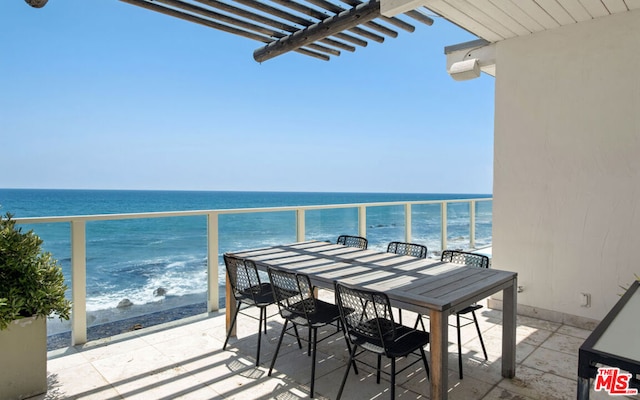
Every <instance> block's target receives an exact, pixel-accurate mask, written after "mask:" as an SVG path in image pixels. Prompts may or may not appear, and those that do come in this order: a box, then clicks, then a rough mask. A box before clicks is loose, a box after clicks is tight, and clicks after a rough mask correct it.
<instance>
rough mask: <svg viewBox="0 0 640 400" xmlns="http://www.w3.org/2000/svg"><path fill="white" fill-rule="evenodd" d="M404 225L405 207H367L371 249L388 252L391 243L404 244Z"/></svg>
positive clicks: (368, 236) (368, 234) (368, 235)
mask: <svg viewBox="0 0 640 400" xmlns="http://www.w3.org/2000/svg"><path fill="white" fill-rule="evenodd" d="M404 223H405V215H404V205H397V206H376V207H367V239H368V240H369V248H370V249H373V250H379V251H387V246H388V245H389V242H392V241H400V242H404V241H405V229H404Z"/></svg>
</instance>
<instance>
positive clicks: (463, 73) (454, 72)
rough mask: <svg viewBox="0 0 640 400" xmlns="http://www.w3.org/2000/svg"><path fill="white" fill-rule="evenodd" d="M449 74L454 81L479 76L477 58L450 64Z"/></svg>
mask: <svg viewBox="0 0 640 400" xmlns="http://www.w3.org/2000/svg"><path fill="white" fill-rule="evenodd" d="M449 75H451V77H452V78H453V79H455V80H456V81H466V80H469V79H475V78H478V77H479V76H480V64H479V62H478V59H477V58H471V59H469V60H464V61H458V62H455V63H453V64H451V68H449Z"/></svg>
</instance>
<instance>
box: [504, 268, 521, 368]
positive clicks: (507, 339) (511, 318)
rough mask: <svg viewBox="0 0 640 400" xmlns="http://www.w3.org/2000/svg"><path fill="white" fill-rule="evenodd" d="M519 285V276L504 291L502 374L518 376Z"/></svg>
mask: <svg viewBox="0 0 640 400" xmlns="http://www.w3.org/2000/svg"><path fill="white" fill-rule="evenodd" d="M517 287H518V281H517V278H514V279H513V284H512V285H511V286H509V287H508V288H506V289H504V290H503V291H502V293H503V295H502V300H503V302H502V304H503V306H502V376H504V377H505V378H513V377H515V376H516V308H517V295H516V288H517Z"/></svg>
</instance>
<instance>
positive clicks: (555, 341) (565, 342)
mask: <svg viewBox="0 0 640 400" xmlns="http://www.w3.org/2000/svg"><path fill="white" fill-rule="evenodd" d="M582 343H584V339H580V338H577V337H575V336H569V335H563V334H561V333H554V334H553V335H551V337H549V338H548V339H547V340H545V341H544V343H543V344H541V346H542V347H544V348H547V349H550V350H554V351H559V352H562V353H566V354H571V355H576V356H577V355H578V350H579V349H580V346H582Z"/></svg>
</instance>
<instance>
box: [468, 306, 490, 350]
mask: <svg viewBox="0 0 640 400" xmlns="http://www.w3.org/2000/svg"><path fill="white" fill-rule="evenodd" d="M471 315H473V321H474V322H475V323H476V331H478V337H479V338H480V345H481V346H482V352H483V353H484V359H485V360H487V361H488V360H489V357H487V349H486V348H485V347H484V340H482V333H480V325H478V318H476V312H475V311H471Z"/></svg>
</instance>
